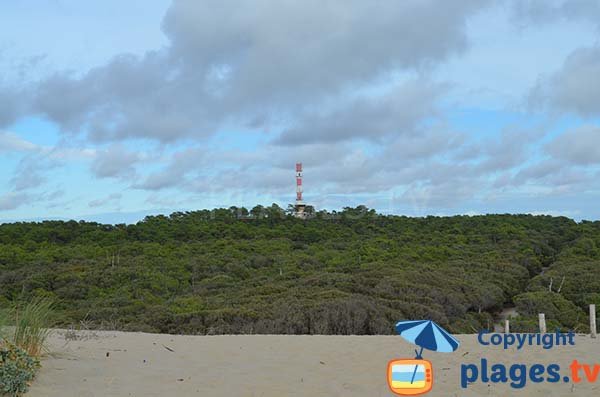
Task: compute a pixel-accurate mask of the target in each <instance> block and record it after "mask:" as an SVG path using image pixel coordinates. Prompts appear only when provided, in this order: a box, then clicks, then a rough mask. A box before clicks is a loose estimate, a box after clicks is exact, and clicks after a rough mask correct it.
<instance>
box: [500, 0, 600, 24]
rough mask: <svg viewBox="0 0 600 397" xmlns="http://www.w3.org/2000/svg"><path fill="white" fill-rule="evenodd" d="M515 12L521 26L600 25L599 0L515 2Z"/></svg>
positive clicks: (516, 0)
mask: <svg viewBox="0 0 600 397" xmlns="http://www.w3.org/2000/svg"><path fill="white" fill-rule="evenodd" d="M512 4H513V11H514V16H515V18H516V21H517V22H518V23H520V24H527V23H530V22H534V23H555V22H557V21H560V20H583V21H588V22H591V23H594V24H600V3H598V1H597V0H560V1H550V0H515V1H513V3H512Z"/></svg>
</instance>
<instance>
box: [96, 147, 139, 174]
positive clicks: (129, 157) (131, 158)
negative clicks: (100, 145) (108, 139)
mask: <svg viewBox="0 0 600 397" xmlns="http://www.w3.org/2000/svg"><path fill="white" fill-rule="evenodd" d="M139 160H141V156H140V154H139V153H137V152H132V151H129V150H128V149H127V148H125V147H124V146H123V145H120V144H114V145H111V146H109V147H108V148H106V149H103V150H98V151H97V152H96V156H95V159H94V161H93V162H92V168H91V169H92V172H93V173H94V175H95V176H96V177H98V178H117V177H131V176H133V175H135V167H134V166H135V164H136V163H137V162H138V161H139Z"/></svg>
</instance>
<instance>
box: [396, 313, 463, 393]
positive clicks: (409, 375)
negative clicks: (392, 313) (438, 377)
mask: <svg viewBox="0 0 600 397" xmlns="http://www.w3.org/2000/svg"><path fill="white" fill-rule="evenodd" d="M396 331H397V332H398V334H400V336H402V337H403V338H404V339H406V340H407V341H408V342H410V343H412V344H414V345H416V346H418V347H419V348H420V350H415V353H416V356H415V358H414V359H407V358H403V359H394V360H391V361H390V362H389V363H388V367H387V381H388V386H389V388H390V390H391V391H392V392H393V393H394V394H397V395H399V396H415V395H419V394H425V393H427V392H429V391H430V390H431V388H432V387H433V366H432V364H431V362H430V361H428V360H424V359H423V356H422V355H423V349H427V350H431V351H435V352H442V353H451V352H453V351H455V350H456V349H458V347H459V346H460V343H459V342H458V340H456V338H455V337H454V336H452V335H451V334H450V333H449V332H448V331H446V330H445V329H443V328H442V327H440V326H439V325H437V324H436V323H435V322H433V321H431V320H416V321H399V322H398V323H396Z"/></svg>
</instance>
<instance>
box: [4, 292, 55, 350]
mask: <svg viewBox="0 0 600 397" xmlns="http://www.w3.org/2000/svg"><path fill="white" fill-rule="evenodd" d="M11 314H12V315H10V316H9V320H12V321H11V322H12V324H13V325H14V327H12V328H8V327H4V329H5V330H10V331H9V332H8V333H7V335H6V338H7V339H8V340H10V341H11V342H12V343H14V344H15V345H17V346H18V347H20V348H21V349H23V350H25V351H26V352H27V354H29V355H30V356H32V357H40V356H41V355H42V353H43V352H44V350H45V345H46V340H47V339H48V336H49V335H50V332H51V330H50V327H51V326H52V324H53V321H54V317H55V313H54V302H53V301H52V300H51V299H48V298H43V297H42V298H39V297H38V298H33V299H32V300H30V301H28V302H25V303H21V304H17V305H15V307H14V308H13V310H12V313H11ZM4 317H5V318H6V316H4Z"/></svg>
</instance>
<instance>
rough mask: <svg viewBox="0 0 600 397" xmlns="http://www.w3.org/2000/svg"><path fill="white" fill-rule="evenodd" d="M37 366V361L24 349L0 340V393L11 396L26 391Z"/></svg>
mask: <svg viewBox="0 0 600 397" xmlns="http://www.w3.org/2000/svg"><path fill="white" fill-rule="evenodd" d="M39 367H40V363H39V361H38V360H37V359H36V358H33V357H31V356H30V355H28V354H27V352H26V351H25V350H23V349H21V348H20V347H18V346H15V345H14V344H12V343H10V342H8V341H6V340H0V395H3V396H11V397H12V396H20V395H21V394H23V393H25V392H27V389H28V388H29V384H30V382H31V381H32V380H33V378H34V377H35V374H36V372H37V370H38V368H39Z"/></svg>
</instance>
